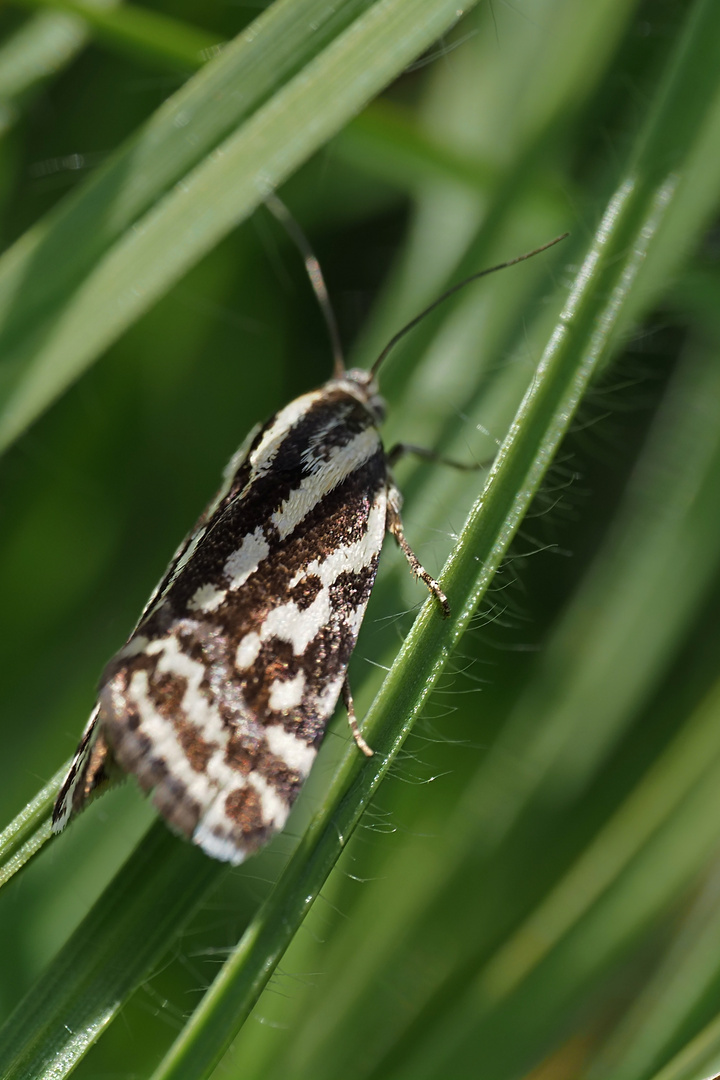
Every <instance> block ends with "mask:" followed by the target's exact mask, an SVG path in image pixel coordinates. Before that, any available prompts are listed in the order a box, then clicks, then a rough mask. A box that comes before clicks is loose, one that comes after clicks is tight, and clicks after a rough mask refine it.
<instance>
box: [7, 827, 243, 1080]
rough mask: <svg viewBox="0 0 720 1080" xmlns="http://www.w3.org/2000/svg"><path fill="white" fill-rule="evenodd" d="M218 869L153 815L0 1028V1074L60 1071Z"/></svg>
mask: <svg viewBox="0 0 720 1080" xmlns="http://www.w3.org/2000/svg"><path fill="white" fill-rule="evenodd" d="M224 870H225V867H224V866H222V864H220V863H216V862H213V861H212V860H211V859H208V858H207V857H205V856H204V855H203V854H202V853H201V852H200V851H199V850H198V849H197V848H194V847H192V846H190V845H189V844H180V843H178V842H177V840H175V838H174V837H173V836H172V835H171V834H170V833H169V832H168V830H167V828H166V826H165V825H164V823H162V822H159V821H158V822H156V823H155V824H154V825H153V826H152V827H151V829H150V831H149V832H148V834H147V835H146V836H145V838H144V840H143V841H142V842H141V844H140V845H139V846H138V848H137V849H136V851H135V852H134V853H133V855H132V856H131V857H130V859H129V860H128V862H127V863H126V865H125V866H124V867H123V869H122V872H121V874H119V875H118V877H117V878H116V879H115V880H114V881H112V882H111V883H110V886H109V887H108V889H107V890H106V891H105V893H104V894H103V896H102V897H101V898H100V900H99V901H98V903H97V904H96V905H95V907H94V908H93V909H92V910H91V911H90V913H89V915H88V916H87V917H86V918H85V919H84V920H83V922H82V923H81V924H80V926H79V927H78V929H77V930H76V931H75V933H74V934H73V935H72V937H71V938H70V940H69V941H68V942H67V944H66V945H64V946H63V948H62V949H61V951H60V953H59V955H58V956H57V957H56V958H55V960H54V961H53V964H52V966H51V969H50V971H49V972H48V973H47V975H46V976H43V978H42V980H41V981H40V983H39V985H38V986H37V987H36V988H35V989H34V990H33V991H31V993H30V994H29V995H28V997H27V998H26V999H25V1000H24V1001H21V1002H20V1003H19V1005H18V1006H17V1008H16V1009H15V1011H14V1013H13V1014H12V1016H10V1017H9V1019H8V1021H7V1022H6V1024H5V1025H4V1034H3V1036H2V1038H0V1073H1V1074H2V1076H3V1077H6V1078H7V1080H10V1078H11V1077H12V1078H14V1080H40V1078H41V1077H47V1078H50V1077H61V1076H67V1075H68V1074H69V1073H70V1072H71V1071H72V1069H73V1068H74V1066H75V1065H76V1064H77V1062H78V1061H79V1060H80V1058H82V1057H83V1055H84V1054H85V1053H86V1052H87V1050H88V1049H89V1047H90V1045H91V1044H92V1042H93V1041H94V1040H95V1039H96V1038H97V1037H98V1036H99V1035H100V1034H101V1032H102V1031H103V1030H104V1029H105V1028H106V1027H107V1025H108V1023H109V1022H110V1021H111V1020H112V1018H113V1017H114V1016H115V1014H116V1013H117V1010H118V1009H119V1007H120V1005H121V1004H122V1003H123V1001H124V1000H125V998H126V997H127V996H128V995H129V994H130V993H132V991H133V990H134V989H135V987H136V986H137V985H138V983H139V982H140V981H141V980H142V979H143V978H144V977H146V975H147V973H148V972H149V971H150V970H151V969H152V968H153V966H154V965H155V964H157V962H158V961H159V960H160V958H161V957H162V956H163V955H164V953H165V952H166V951H167V947H168V940H169V935H170V936H171V937H172V936H174V935H175V934H176V933H177V931H178V930H179V929H180V927H181V926H182V925H183V923H184V922H185V921H186V920H187V919H188V918H189V917H190V915H191V914H192V912H193V911H194V909H195V908H196V907H197V905H198V904H199V903H200V902H201V901H202V899H203V898H204V897H205V896H206V894H207V892H208V889H209V888H210V887H211V886H212V885H213V884H214V883H215V882H216V881H217V880H218V879H219V878H220V876H221V874H222V873H223V871H224Z"/></svg>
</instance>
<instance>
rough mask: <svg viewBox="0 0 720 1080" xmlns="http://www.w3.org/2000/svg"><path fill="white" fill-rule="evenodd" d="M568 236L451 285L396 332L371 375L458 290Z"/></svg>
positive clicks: (537, 253)
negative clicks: (427, 317)
mask: <svg viewBox="0 0 720 1080" xmlns="http://www.w3.org/2000/svg"><path fill="white" fill-rule="evenodd" d="M569 235H570V233H569V232H564V233H563V234H562V235H561V236H556V237H555V239H554V240H549V241H548V243H547V244H543V245H542V247H538V248H535V249H534V251H526V252H525V254H524V255H518V256H517V257H516V258H514V259H508V261H507V262H502V263H498V265H497V266H491V267H490V268H489V269H488V270H478V271H477V272H476V273H474V274H470V275H469V277H466V278H463V280H462V281H459V282H458V283H457V285H451V287H450V288H449V289H446V291H445V292H444V293H442V295H441V296H438V298H437V300H433V302H432V304H428V306H427V307H426V308H423V310H422V311H421V312H420V314H419V315H416V316H415V318H414V319H411V320H410V322H409V323H406V325H405V326H403V328H402V329H401V330H398V332H397V334H395V335H394V336H393V337H391V338H390V340H389V341H388V343H387V345H386V346H385V348H384V349H383V351H382V352H381V353H380V355H379V356H378V358H377V360H376V361H375V362H374V364H373V365H372V367H371V368H370V371H371V373H372V374H373V375H376V374H377V371H378V368H379V367H380V365H381V364H382V362H383V361H384V360H385V359H386V358H387V356H388V354H389V353H391V352H392V350H393V349H394V348H395V346H396V345H397V343H398V342H399V341H401V340H402V338H404V337H405V335H406V334H408V333H409V332H410V331H411V330H414V329H415V327H416V326H417V325H418V323H420V322H422V320H423V319H424V318H425V316H426V315H429V314H430V312H431V311H434V310H435V308H436V307H439V306H440V304H444V303H445V301H446V300H447V299H448V298H449V297H451V296H452V295H453V294H454V293H456V292H459V291H460V289H464V288H465V286H466V285H469V284H470V282H471V281H477V280H478V278H481V277H487V275H488V274H494V273H495V272H496V271H497V270H504V269H505V268H506V267H507V266H514V265H515V263H520V262H525V260H526V259H532V257H533V255H539V254H540V252H541V251H547V249H548V248H551V247H553V246H554V245H555V244H559V243H560V241H561V240H565V238H566V237H568V236H569Z"/></svg>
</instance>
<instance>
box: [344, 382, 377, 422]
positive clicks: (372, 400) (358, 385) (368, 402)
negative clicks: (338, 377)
mask: <svg viewBox="0 0 720 1080" xmlns="http://www.w3.org/2000/svg"><path fill="white" fill-rule="evenodd" d="M343 381H344V382H348V383H350V384H351V385H352V389H353V391H354V393H355V394H356V395H357V396H358V397H359V398H360V399H361V400H362V403H363V405H365V406H367V408H368V409H369V410H370V412H371V413H372V414H373V416H374V418H375V423H376V424H381V423H382V422H383V420H384V419H385V413H386V408H385V400H384V398H382V397H381V396H380V390H379V389H378V384H377V379H376V378H375V375H374V374H373V372H372V371H366V370H365V369H364V368H350V370H349V371H346V372H345V374H344V375H343Z"/></svg>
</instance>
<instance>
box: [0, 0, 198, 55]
mask: <svg viewBox="0 0 720 1080" xmlns="http://www.w3.org/2000/svg"><path fill="white" fill-rule="evenodd" d="M18 2H20V3H21V4H22V5H23V7H30V8H37V7H40V8H50V9H51V10H53V11H57V12H62V13H63V14H66V15H71V16H74V17H75V18H76V19H77V20H82V22H84V23H85V24H86V26H87V27H88V28H90V29H91V30H92V32H93V35H94V36H95V37H96V38H97V39H98V40H99V41H102V42H107V43H108V44H110V45H111V46H114V47H115V48H117V49H119V50H120V51H121V52H125V53H128V54H129V55H130V56H133V57H135V56H140V57H146V58H147V59H149V60H153V61H156V62H159V63H160V64H161V65H162V66H167V67H169V68H171V69H172V70H175V71H177V70H179V71H183V72H191V71H195V69H196V68H199V67H200V66H201V65H202V64H203V63H204V62H205V61H206V60H208V59H209V58H210V57H211V56H212V55H213V53H215V52H216V51H217V49H218V45H219V44H220V43H219V42H218V40H217V38H216V37H214V36H213V35H212V34H209V33H208V32H207V31H206V30H201V29H200V28H199V27H195V26H188V25H187V24H185V23H183V22H180V20H178V19H173V18H170V17H169V16H167V15H161V14H160V13H158V12H154V11H149V10H148V9H146V8H142V7H137V6H135V5H132V4H123V5H122V7H119V8H118V9H115V8H113V7H104V6H101V5H99V4H97V3H92V2H90V0H18Z"/></svg>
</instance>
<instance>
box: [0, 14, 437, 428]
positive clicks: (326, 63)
mask: <svg viewBox="0 0 720 1080" xmlns="http://www.w3.org/2000/svg"><path fill="white" fill-rule="evenodd" d="M301 7H302V8H303V9H304V10H303V17H302V18H300V17H299V11H300V8H301ZM321 7H322V9H323V11H324V12H325V14H326V16H327V10H326V7H325V5H321V4H320V3H319V0H314V2H313V0H304V2H303V3H302V4H287V3H284V4H283V3H280V4H279V5H277V8H278V10H277V12H276V11H275V9H271V10H270V12H268V13H267V14H266V15H265V16H261V18H260V19H259V20H258V23H259V25H258V26H257V27H256V29H255V31H254V32H252V33H248V34H246V35H243V38H242V40H241V41H240V42H239V43H236V44H235V46H234V47H231V48H229V49H228V50H226V51H225V52H224V53H223V54H222V55H221V56H220V57H219V58H218V59H217V60H216V61H214V62H213V63H212V64H210V65H208V67H207V68H206V69H205V70H204V71H203V72H200V73H199V74H198V75H197V76H196V77H195V79H194V80H193V81H192V83H191V84H190V85H189V86H188V87H187V88H186V89H184V90H183V91H181V92H180V94H178V95H176V96H175V98H173V99H170V101H168V102H167V103H166V104H165V105H164V106H163V107H162V109H161V110H160V112H159V113H158V114H157V116H156V118H155V120H154V121H151V122H150V123H149V124H148V125H147V127H146V129H145V131H144V132H143V133H142V135H141V137H140V139H139V141H138V142H137V143H133V144H132V145H131V146H130V147H129V148H128V149H127V150H126V151H124V152H122V153H121V154H120V156H119V157H118V158H117V159H116V160H115V161H114V162H113V164H112V165H111V166H109V167H108V168H106V169H105V170H103V173H102V175H101V176H98V178H97V179H96V180H95V181H94V182H91V183H90V184H89V185H88V188H87V189H86V191H85V192H84V193H83V194H82V195H81V196H79V197H78V198H76V199H75V200H73V201H72V202H71V203H70V204H69V206H68V207H67V208H66V209H65V210H63V211H61V212H60V213H59V214H57V215H53V216H52V218H51V220H50V221H48V222H46V223H44V224H42V225H40V226H38V227H37V228H36V229H35V230H33V231H32V233H31V234H30V235H28V236H27V237H25V238H23V239H22V240H21V241H20V242H19V244H18V245H16V248H15V249H12V250H11V251H9V252H8V253H7V254H6V255H5V256H4V258H3V260H2V261H0V319H4V323H3V325H2V327H0V350H1V351H2V353H3V356H4V365H3V367H4V370H3V372H2V376H3V378H2V384H0V386H1V392H2V398H3V399H4V400H3V404H2V405H1V406H0V448H3V447H6V446H7V445H8V444H9V443H10V442H11V441H12V440H13V439H15V438H17V436H18V435H19V434H21V433H22V431H23V430H24V429H25V428H26V427H27V425H28V424H29V423H30V422H31V421H32V420H33V419H34V418H35V417H36V416H37V415H38V414H39V413H40V412H41V411H42V410H43V409H44V408H47V406H48V405H49V404H50V403H51V402H52V401H53V400H54V399H55V398H56V397H57V396H58V395H59V394H60V393H62V391H63V390H64V389H65V388H66V387H67V385H68V384H69V383H70V382H72V381H73V380H74V379H75V378H77V377H78V375H79V374H80V373H81V372H82V371H83V370H84V369H85V368H86V367H87V366H88V365H89V364H90V363H92V361H93V360H95V359H96V358H97V356H98V355H99V354H100V353H101V352H102V351H103V350H104V349H105V348H107V346H108V345H109V344H111V342H113V341H114V340H115V339H116V338H117V337H118V336H119V335H120V334H121V333H122V332H123V331H124V330H126V329H127V327H128V326H130V325H131V324H132V323H133V322H134V321H135V320H136V319H137V318H138V317H139V316H140V315H141V314H142V313H143V312H144V311H146V310H147V309H148V307H150V305H151V304H152V303H153V302H154V301H155V300H156V299H157V298H158V297H159V296H161V295H162V294H163V292H165V291H166V290H167V288H168V287H169V286H170V285H171V284H172V283H173V282H175V281H177V280H178V278H179V277H180V276H181V275H182V274H183V273H184V272H185V271H186V270H188V269H189V268H190V267H191V266H192V265H193V264H194V263H195V262H197V260H198V259H200V258H201V257H202V256H203V255H204V254H205V253H206V252H207V251H208V250H209V249H210V248H211V247H212V246H213V245H214V244H216V243H217V242H218V241H219V240H220V239H221V238H222V237H223V236H224V235H225V234H226V233H227V232H228V231H229V230H230V229H232V228H233V227H234V226H235V225H237V224H238V222H240V221H241V220H243V218H244V217H246V216H247V215H248V214H249V213H251V211H252V210H253V209H254V208H255V207H256V206H257V205H258V204H259V203H260V202H261V201H262V199H263V196H264V194H265V193H266V192H267V191H269V190H272V189H273V188H274V187H276V186H277V185H278V184H280V183H281V182H282V181H283V180H284V179H285V178H286V177H287V176H288V175H289V174H290V173H291V172H292V171H293V170H294V169H295V168H297V166H298V165H299V164H301V163H302V162H303V161H305V160H306V159H307V158H308V157H309V156H310V154H312V153H313V152H314V151H315V150H317V149H318V147H319V146H321V145H322V144H323V143H324V142H325V141H326V140H327V139H328V138H329V137H330V136H331V135H332V134H334V133H335V132H336V131H337V130H338V129H339V128H340V127H341V126H342V124H343V123H344V122H346V121H347V120H348V119H349V118H350V117H351V116H352V115H353V114H354V113H356V112H357V111H359V109H360V108H361V107H362V106H363V105H364V104H366V103H367V101H368V100H369V99H370V98H371V97H372V96H373V95H374V94H376V93H378V92H379V91H380V90H381V89H382V88H383V87H384V86H385V85H386V84H387V83H388V82H389V81H390V79H392V78H393V77H394V76H395V75H397V74H398V72H400V71H402V69H403V67H404V66H405V65H406V64H407V63H408V62H409V61H410V60H412V59H413V58H414V57H415V56H417V54H418V53H419V52H422V50H423V49H425V48H426V47H427V46H428V45H429V44H430V43H431V42H432V41H433V40H434V39H435V38H436V37H437V36H438V35H439V34H441V33H442V32H443V31H444V30H446V29H447V28H448V27H449V26H450V25H451V24H452V23H453V22H454V21H455V19H456V17H457V11H456V8H455V6H454V5H453V4H452V3H450V2H449V0H415V2H414V3H413V4H412V5H410V4H408V2H407V0H378V2H376V3H374V4H370V3H368V2H367V0H366V3H365V4H360V2H359V0H346V3H345V4H343V5H341V7H340V8H339V9H338V11H337V13H336V14H335V17H334V19H333V20H331V21H330V27H329V28H328V26H326V27H325V35H321V34H319V33H318V30H317V29H316V27H315V24H314V22H313V20H312V18H311V14H312V11H313V10H314V8H318V12H317V13H318V14H320V10H319V9H320V8H321ZM363 7H364V8H365V9H366V10H365V11H364V13H363V14H361V15H360V16H359V17H358V18H356V19H355V21H354V22H352V23H351V24H350V25H349V26H346V25H345V23H343V22H340V15H341V14H343V13H344V14H345V20H346V21H347V20H348V19H349V18H351V17H352V16H354V15H355V14H356V13H357V11H358V9H362V8H363ZM338 23H340V27H339V28H338ZM331 32H332V34H333V35H334V36H333V37H332V38H331V40H330V41H329V43H328V41H327V35H329V34H330V33H331ZM293 34H294V36H293ZM298 34H299V37H298ZM288 36H290V38H291V40H292V44H293V49H292V52H291V53H289V54H288V45H287V41H288ZM321 46H323V47H322V48H321ZM299 57H300V58H302V62H303V63H304V67H303V68H302V69H301V70H300V72H299V73H298V70H297V69H298V58H299ZM371 60H372V63H370V61H371ZM271 91H272V92H273V96H272V97H271V98H270V99H269V100H268V99H267V94H268V93H269V92H271ZM218 95H221V100H220V102H219V103H218V100H217V99H218ZM228 99H230V101H231V102H232V104H228ZM249 102H251V103H252V104H251V105H250V104H249ZM223 106H224V107H223ZM253 109H254V111H252V110H253ZM209 113H212V114H213V118H212V122H211V123H210V124H208V125H206V124H205V121H206V119H207V116H208V114H209ZM241 119H243V120H244V123H242V125H241V126H240V127H239V128H238V130H237V131H236V132H235V133H234V134H232V135H230V136H229V137H228V138H226V139H225V141H224V142H222V143H221V144H220V145H218V140H219V139H220V138H221V137H222V134H225V133H226V132H227V128H228V125H237V124H238V123H239V122H240V120H241ZM186 120H187V124H186ZM200 128H202V134H201V136H200V144H199V145H198V143H194V142H193V133H194V132H196V131H198V130H199V129H200ZM190 147H191V149H189V148H190ZM211 148H215V152H214V153H212V154H211V155H210V156H209V157H208V158H206V159H205V160H201V159H202V154H203V153H207V152H208V150H210V149H211ZM198 162H199V163H198ZM196 163H197V167H196V168H194V169H192V171H190V172H189V171H188V170H189V169H190V168H191V166H193V165H196ZM126 170H127V173H126ZM181 178H183V182H182V183H179V181H180V179H181ZM170 183H173V184H175V185H176V186H175V187H174V188H173V189H172V190H170V191H167V194H166V195H165V197H164V198H163V199H162V201H161V202H160V204H159V205H158V206H157V207H155V208H154V209H153V210H149V212H147V213H146V214H145V216H144V217H143V218H142V220H138V218H139V217H140V215H141V214H142V213H143V212H144V211H146V210H148V206H149V203H150V200H151V199H154V198H157V196H158V195H160V194H161V193H163V192H165V191H166V189H167V187H168V185H169V184H170ZM131 224H133V225H134V227H133V228H129V226H130V225H131ZM78 237H80V238H81V239H80V240H78ZM58 249H59V250H58ZM60 253H62V255H61V254H60ZM56 256H57V257H56ZM68 256H69V257H68ZM58 266H61V267H62V269H61V271H60V272H59V273H58V272H57V270H56V268H57V267H58ZM50 268H52V270H51V269H50ZM40 311H42V313H43V314H42V317H41V318H40V320H39V325H38V313H39V312H40ZM48 311H50V312H51V313H50V314H47V312H48Z"/></svg>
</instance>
